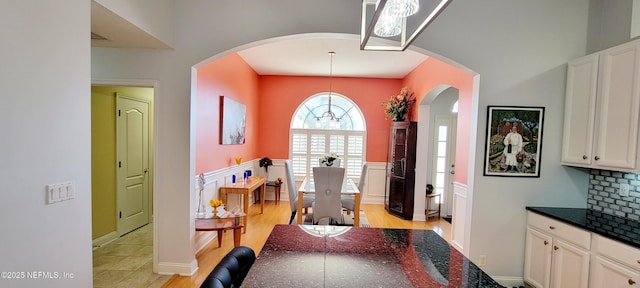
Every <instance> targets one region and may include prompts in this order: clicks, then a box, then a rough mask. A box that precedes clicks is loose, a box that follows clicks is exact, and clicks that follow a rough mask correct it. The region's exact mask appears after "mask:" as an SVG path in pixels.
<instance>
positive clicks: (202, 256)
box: [162, 201, 451, 288]
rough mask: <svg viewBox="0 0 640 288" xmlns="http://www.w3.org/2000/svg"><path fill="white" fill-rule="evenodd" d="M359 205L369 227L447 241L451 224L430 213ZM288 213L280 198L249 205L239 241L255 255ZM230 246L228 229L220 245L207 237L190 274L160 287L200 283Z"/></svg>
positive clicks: (229, 249)
mask: <svg viewBox="0 0 640 288" xmlns="http://www.w3.org/2000/svg"><path fill="white" fill-rule="evenodd" d="M361 208H362V210H363V211H364V212H365V214H366V215H367V219H368V221H369V224H370V225H371V227H375V228H402V229H428V230H434V231H436V232H437V233H438V234H440V236H442V238H444V239H445V240H447V242H451V224H449V223H448V222H446V221H444V220H442V219H439V218H435V217H432V218H431V219H430V220H429V221H427V222H419V221H407V220H402V219H400V218H397V217H395V216H392V215H390V214H388V213H387V212H386V211H385V210H384V205H382V204H380V205H373V204H362V205H361ZM290 216H291V208H290V207H289V202H286V201H281V202H280V203H279V204H278V205H276V204H275V202H274V201H266V202H265V206H264V214H262V215H260V205H253V206H251V207H249V218H248V220H247V221H248V224H247V226H248V227H247V233H245V234H243V235H242V241H241V243H240V244H241V245H244V246H249V247H251V248H253V250H254V251H255V252H256V255H257V254H259V253H260V250H261V249H262V246H263V245H264V243H265V242H266V241H267V238H268V237H269V234H270V233H271V230H272V229H273V227H274V226H275V225H276V224H287V223H289V217H290ZM294 221H295V220H294ZM197 233H201V232H197ZM206 233H213V232H206ZM232 248H233V233H231V232H230V231H229V232H226V233H224V235H223V241H222V247H220V248H218V241H217V240H215V239H214V241H211V243H209V245H207V246H206V247H205V248H203V249H202V250H201V251H200V252H199V253H198V254H197V255H196V258H197V259H198V266H199V269H198V271H196V273H195V274H194V275H193V276H191V277H185V276H178V275H174V276H173V277H171V278H170V279H169V280H168V281H167V282H166V283H165V284H164V285H163V286H162V287H177V288H183V287H184V288H191V287H200V284H202V282H203V281H204V279H205V278H206V277H207V276H208V275H209V273H210V272H211V270H213V268H214V267H215V266H216V265H217V264H218V262H220V259H222V257H224V255H226V254H227V253H228V252H229V251H231V249H232Z"/></svg>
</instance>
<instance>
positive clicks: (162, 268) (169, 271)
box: [158, 259, 198, 276]
mask: <svg viewBox="0 0 640 288" xmlns="http://www.w3.org/2000/svg"><path fill="white" fill-rule="evenodd" d="M196 271H198V260H196V259H193V261H191V263H171V262H159V263H158V274H161V275H173V274H178V275H180V276H192V275H193V274H195V273H196Z"/></svg>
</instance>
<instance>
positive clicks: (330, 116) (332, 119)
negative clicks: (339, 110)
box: [316, 51, 340, 127]
mask: <svg viewBox="0 0 640 288" xmlns="http://www.w3.org/2000/svg"><path fill="white" fill-rule="evenodd" d="M335 55H336V52H335V51H329V56H331V62H330V66H329V108H328V109H327V111H325V112H324V113H322V115H320V116H316V120H317V121H318V122H319V123H318V124H322V125H319V126H329V127H340V117H338V116H336V114H335V113H334V112H333V111H331V90H332V89H331V88H332V87H331V84H332V82H333V56H335ZM327 121H328V122H329V123H326V122H327ZM320 122H323V123H320ZM324 124H328V125H324Z"/></svg>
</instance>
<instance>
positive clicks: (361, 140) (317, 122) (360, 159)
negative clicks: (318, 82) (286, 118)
mask: <svg viewBox="0 0 640 288" xmlns="http://www.w3.org/2000/svg"><path fill="white" fill-rule="evenodd" d="M329 97H331V112H333V113H334V114H335V118H334V120H331V119H330V118H329V117H322V115H323V114H325V112H327V111H328V110H329ZM336 120H337V121H336ZM289 135H291V138H290V145H289V147H290V149H291V150H290V151H289V153H290V155H291V159H292V160H293V172H294V174H295V175H296V176H300V177H307V176H311V175H312V168H313V167H317V166H319V165H320V163H319V159H320V158H322V157H323V156H324V155H328V154H331V153H336V154H337V155H338V156H339V158H340V159H341V160H340V167H343V168H346V174H347V177H350V178H354V179H357V178H359V177H360V172H361V170H362V165H363V163H364V159H365V155H366V153H365V151H366V149H365V143H366V141H365V122H364V116H363V115H362V112H361V111H360V109H359V108H358V106H356V104H355V103H353V101H351V100H350V99H349V98H347V97H346V96H344V95H341V94H336V93H335V92H331V94H329V93H328V92H323V93H318V94H315V95H313V96H311V97H309V98H308V99H307V100H305V101H304V102H303V103H302V104H300V106H299V107H298V109H297V110H296V112H295V113H294V114H293V119H292V120H291V133H290V134H289Z"/></svg>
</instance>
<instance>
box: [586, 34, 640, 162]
mask: <svg viewBox="0 0 640 288" xmlns="http://www.w3.org/2000/svg"><path fill="white" fill-rule="evenodd" d="M639 71H640V45H638V42H637V41H634V42H631V43H628V44H624V45H620V46H616V47H614V48H611V49H607V50H605V51H603V52H602V53H601V55H600V70H599V77H600V82H599V85H600V86H599V88H598V92H599V94H598V97H599V99H598V104H597V105H598V106H599V107H598V109H597V110H596V111H597V113H596V134H595V137H596V138H595V139H596V141H597V142H596V150H595V153H594V154H595V155H594V160H595V162H594V163H595V164H596V165H597V166H602V167H614V168H627V169H634V168H636V167H635V166H636V165H635V164H636V151H637V144H638V115H639V114H640V89H639V85H640V78H639V77H640V74H639Z"/></svg>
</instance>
